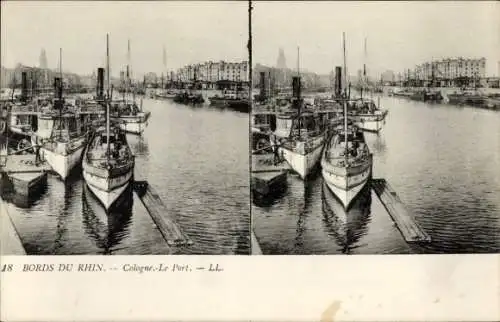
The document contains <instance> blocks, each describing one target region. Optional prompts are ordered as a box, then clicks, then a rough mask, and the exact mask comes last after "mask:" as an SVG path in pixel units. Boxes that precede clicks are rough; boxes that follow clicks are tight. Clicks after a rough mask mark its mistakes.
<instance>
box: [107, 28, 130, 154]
mask: <svg viewBox="0 0 500 322" xmlns="http://www.w3.org/2000/svg"><path fill="white" fill-rule="evenodd" d="M127 73H128V65H127ZM106 84H107V85H106V87H107V92H108V93H107V94H108V102H107V104H106V143H107V144H106V145H107V153H106V160H107V162H108V164H109V154H110V145H109V105H110V104H111V97H110V92H109V89H110V83H109V34H106Z"/></svg>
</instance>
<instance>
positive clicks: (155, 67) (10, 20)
mask: <svg viewBox="0 0 500 322" xmlns="http://www.w3.org/2000/svg"><path fill="white" fill-rule="evenodd" d="M1 5H2V8H1V9H2V10H1V64H2V66H5V67H14V66H15V65H16V64H17V63H22V64H25V65H29V66H38V64H39V57H40V52H41V49H42V48H45V51H46V53H47V61H48V65H49V68H56V67H57V66H58V61H59V48H62V65H63V66H62V67H63V70H64V71H71V72H75V73H78V74H85V75H90V74H92V72H93V71H94V70H96V69H97V67H105V62H106V58H105V57H106V33H109V37H110V58H111V59H110V67H111V71H112V74H113V75H114V76H117V75H119V70H120V68H122V67H123V66H125V65H126V63H127V39H130V46H131V65H132V70H133V72H134V75H136V76H138V75H139V74H142V73H144V72H149V71H154V72H157V73H158V74H159V73H161V72H163V71H164V68H163V58H162V57H163V54H162V51H163V49H162V48H163V46H165V50H166V52H167V69H172V68H173V69H177V68H179V67H182V66H184V65H187V64H191V63H199V62H204V61H208V60H226V61H242V60H248V52H247V47H246V46H247V41H248V4H247V3H246V2H229V1H227V2H215V1H209V2H206V1H205V2H194V1H193V2H191V1H189V2H180V1H174V2H160V1H155V2H142V3H140V2H131V1H127V2H118V1H106V2H83V1H68V2H63V1H61V2H59V1H48V2H43V1H36V2H35V1H34V2H25V1H2V2H1Z"/></svg>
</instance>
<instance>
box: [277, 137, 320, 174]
mask: <svg viewBox="0 0 500 322" xmlns="http://www.w3.org/2000/svg"><path fill="white" fill-rule="evenodd" d="M315 141H316V142H314V148H312V149H311V150H310V151H309V152H308V153H300V152H297V151H294V150H292V149H288V148H286V147H282V148H281V153H282V154H283V158H284V159H285V160H286V162H288V164H289V165H290V167H291V168H292V169H293V171H295V172H296V173H297V174H298V175H299V176H300V178H301V179H302V180H305V179H306V178H307V177H308V175H309V174H310V173H311V172H312V170H313V169H314V168H315V166H316V165H317V164H318V162H319V159H320V157H321V152H322V148H323V143H324V138H323V137H320V138H317V139H316V140H315Z"/></svg>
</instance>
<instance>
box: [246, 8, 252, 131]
mask: <svg viewBox="0 0 500 322" xmlns="http://www.w3.org/2000/svg"><path fill="white" fill-rule="evenodd" d="M252 9H253V8H252V0H249V1H248V44H247V48H248V80H249V86H248V87H249V88H248V101H249V103H250V113H251V112H252V108H253V95H252V91H253V75H252ZM250 119H251V117H249V118H248V121H249V123H250V122H251V121H250ZM250 140H251V139H250Z"/></svg>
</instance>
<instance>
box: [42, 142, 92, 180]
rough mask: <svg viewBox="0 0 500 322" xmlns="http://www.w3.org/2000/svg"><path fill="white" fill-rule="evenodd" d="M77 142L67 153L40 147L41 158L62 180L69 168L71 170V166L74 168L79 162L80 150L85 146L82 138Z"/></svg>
mask: <svg viewBox="0 0 500 322" xmlns="http://www.w3.org/2000/svg"><path fill="white" fill-rule="evenodd" d="M77 144H78V146H77V147H76V148H74V150H72V151H71V152H69V153H67V154H66V153H59V152H57V151H53V150H52V149H47V148H42V149H41V154H42V155H43V158H44V159H45V160H46V161H47V163H48V164H49V165H50V166H51V167H52V169H53V170H54V171H55V172H56V173H57V174H58V175H59V176H60V177H61V179H63V180H65V179H66V178H67V177H68V176H69V174H70V173H71V170H73V168H75V166H76V165H77V164H79V163H80V161H81V159H82V152H83V149H84V147H85V141H84V140H82V141H80V142H78V143H77Z"/></svg>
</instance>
